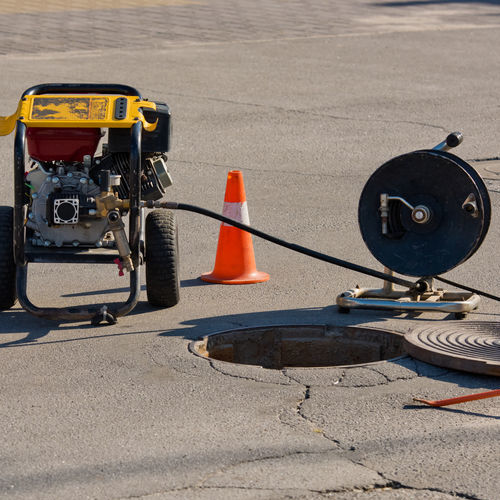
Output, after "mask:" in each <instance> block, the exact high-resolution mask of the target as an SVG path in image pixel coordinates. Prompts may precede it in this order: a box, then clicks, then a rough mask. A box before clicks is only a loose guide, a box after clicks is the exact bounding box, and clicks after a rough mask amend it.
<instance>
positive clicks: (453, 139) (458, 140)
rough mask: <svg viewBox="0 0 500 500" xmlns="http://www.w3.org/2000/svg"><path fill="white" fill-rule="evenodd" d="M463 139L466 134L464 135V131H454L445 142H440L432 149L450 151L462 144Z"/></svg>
mask: <svg viewBox="0 0 500 500" xmlns="http://www.w3.org/2000/svg"><path fill="white" fill-rule="evenodd" d="M463 140H464V136H463V135H462V132H452V133H451V134H450V135H448V137H447V138H446V139H445V140H444V141H443V142H440V143H439V144H438V145H437V146H434V147H433V148H432V149H434V150H436V151H449V150H450V149H453V148H456V147H457V146H459V145H460V144H462V141H463Z"/></svg>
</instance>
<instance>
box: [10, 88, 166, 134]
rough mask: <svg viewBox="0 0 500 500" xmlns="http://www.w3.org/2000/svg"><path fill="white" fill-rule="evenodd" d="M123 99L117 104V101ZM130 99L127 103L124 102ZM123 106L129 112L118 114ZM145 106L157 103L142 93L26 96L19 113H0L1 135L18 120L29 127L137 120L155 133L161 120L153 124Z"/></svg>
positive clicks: (112, 124) (102, 125) (127, 123)
mask: <svg viewBox="0 0 500 500" xmlns="http://www.w3.org/2000/svg"><path fill="white" fill-rule="evenodd" d="M118 99H120V101H119V103H118V104H117V102H116V101H117V100H118ZM125 100H126V106H125V105H124V103H125ZM117 105H119V106H120V105H121V106H122V107H123V108H124V109H125V110H126V111H125V112H124V113H123V117H120V118H116V117H115V108H116V106H117ZM143 108H149V109H154V110H156V104H155V103H154V102H150V101H144V100H141V99H140V98H139V97H138V96H123V95H104V94H43V95H27V96H24V97H23V98H22V99H21V100H20V101H19V105H18V107H17V110H16V112H15V113H14V114H13V115H10V116H0V135H8V134H10V133H11V132H12V131H13V130H14V129H15V127H16V122H17V120H19V121H21V122H23V123H25V124H26V126H27V127H61V128H71V127H78V128H81V127H83V128H130V127H131V126H132V125H133V124H134V123H136V122H137V121H140V122H142V125H143V127H144V129H145V130H146V131H148V132H152V131H153V130H155V129H156V124H157V122H158V120H157V121H155V122H154V123H149V122H148V121H147V120H146V118H145V117H144V114H143V112H142V109H143Z"/></svg>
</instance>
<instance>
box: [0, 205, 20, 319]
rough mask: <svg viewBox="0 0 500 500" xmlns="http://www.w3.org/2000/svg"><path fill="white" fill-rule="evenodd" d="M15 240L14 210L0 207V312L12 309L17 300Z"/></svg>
mask: <svg viewBox="0 0 500 500" xmlns="http://www.w3.org/2000/svg"><path fill="white" fill-rule="evenodd" d="M13 238H14V209H13V208H12V207H0V311H4V310H5V309H10V308H11V307H12V306H13V305H14V304H15V303H16V300H17V295H16V264H15V262H14V249H13Z"/></svg>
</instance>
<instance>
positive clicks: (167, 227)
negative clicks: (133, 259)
mask: <svg viewBox="0 0 500 500" xmlns="http://www.w3.org/2000/svg"><path fill="white" fill-rule="evenodd" d="M178 267H179V241H178V236H177V222H176V220H175V215H174V213H173V212H172V211H170V210H153V211H152V212H150V213H149V214H148V216H147V217H146V291H147V295H148V302H149V303H150V304H151V305H152V306H157V307H172V306H175V305H176V304H177V303H178V302H179V299H180V292H179V289H180V282H179V270H178Z"/></svg>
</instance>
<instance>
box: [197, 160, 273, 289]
mask: <svg viewBox="0 0 500 500" xmlns="http://www.w3.org/2000/svg"><path fill="white" fill-rule="evenodd" d="M222 215H224V216H225V217H229V218H230V219H233V220H235V221H238V222H241V223H242V224H247V225H249V224H250V220H249V218H248V207H247V201H246V196H245V187H244V185H243V174H242V173H241V172H240V171H239V170H232V171H231V172H229V173H228V175H227V184H226V195H225V197H224V208H223V210H222ZM201 279H202V280H203V281H208V282H209V283H223V284H225V285H243V284H247V283H260V282H262V281H267V280H268V279H269V274H267V273H263V272H260V271H257V268H256V265H255V255H254V252H253V243H252V235H251V234H250V233H247V232H246V231H243V230H242V229H238V228H236V227H234V226H231V225H229V224H226V223H225V222H223V223H222V224H221V227H220V232H219V243H218V245H217V255H216V256H215V266H214V270H213V271H212V272H211V273H204V274H202V275H201Z"/></svg>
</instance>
